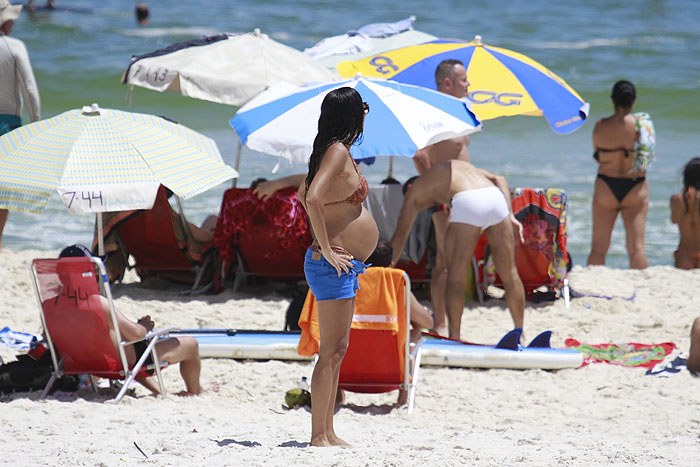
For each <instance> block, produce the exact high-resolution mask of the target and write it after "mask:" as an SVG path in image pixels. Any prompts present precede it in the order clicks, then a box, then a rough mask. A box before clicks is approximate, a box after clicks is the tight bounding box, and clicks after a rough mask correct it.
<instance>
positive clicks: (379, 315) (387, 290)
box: [297, 267, 406, 364]
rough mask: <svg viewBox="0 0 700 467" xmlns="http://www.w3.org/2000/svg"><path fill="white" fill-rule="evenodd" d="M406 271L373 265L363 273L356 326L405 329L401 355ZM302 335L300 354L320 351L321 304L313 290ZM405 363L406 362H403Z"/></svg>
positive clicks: (301, 321)
mask: <svg viewBox="0 0 700 467" xmlns="http://www.w3.org/2000/svg"><path fill="white" fill-rule="evenodd" d="M403 274H404V272H403V271H402V270H401V269H394V268H382V267H370V268H367V269H366V270H365V273H364V274H360V276H359V281H360V290H358V291H357V297H356V299H355V314H354V316H353V320H352V329H371V330H380V331H392V334H396V333H398V332H399V331H400V330H403V331H404V332H403V333H401V334H399V336H398V339H397V341H398V350H399V355H403V354H404V345H405V343H406V342H405V329H404V327H403V323H405V322H406V298H405V284H404V276H403ZM299 327H300V328H301V337H300V339H299V346H298V347H297V351H298V352H299V355H306V356H310V355H314V354H315V353H317V352H318V345H319V330H318V306H317V304H316V298H315V297H314V296H313V294H312V293H311V290H309V293H308V295H307V296H306V301H305V302H304V307H303V308H302V310H301V315H300V316H299ZM401 364H403V362H401Z"/></svg>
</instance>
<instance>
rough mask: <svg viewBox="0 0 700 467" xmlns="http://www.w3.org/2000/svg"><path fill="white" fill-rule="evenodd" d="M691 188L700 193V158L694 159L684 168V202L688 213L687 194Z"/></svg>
mask: <svg viewBox="0 0 700 467" xmlns="http://www.w3.org/2000/svg"><path fill="white" fill-rule="evenodd" d="M690 187H693V188H695V189H696V190H698V191H700V157H693V158H692V159H690V160H689V161H688V163H687V164H685V167H683V201H684V202H685V210H686V212H687V211H688V198H686V196H685V194H686V193H687V192H688V188H690Z"/></svg>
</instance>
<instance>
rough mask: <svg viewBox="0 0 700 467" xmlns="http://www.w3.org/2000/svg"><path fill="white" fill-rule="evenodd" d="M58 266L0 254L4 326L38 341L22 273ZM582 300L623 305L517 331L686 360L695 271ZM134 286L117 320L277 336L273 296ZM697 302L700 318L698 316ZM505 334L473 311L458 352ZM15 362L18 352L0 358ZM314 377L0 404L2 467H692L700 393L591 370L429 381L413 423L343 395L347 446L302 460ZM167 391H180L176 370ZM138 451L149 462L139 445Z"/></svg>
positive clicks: (560, 312)
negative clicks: (302, 394)
mask: <svg viewBox="0 0 700 467" xmlns="http://www.w3.org/2000/svg"><path fill="white" fill-rule="evenodd" d="M55 254H56V252H54V251H51V252H39V251H22V252H15V253H13V252H9V251H3V252H2V253H0V328H2V327H4V326H9V327H10V328H11V329H13V330H16V331H25V332H33V333H38V332H39V330H40V321H39V313H38V309H37V305H36V301H35V298H34V296H33V292H32V290H31V286H30V280H29V273H28V265H29V262H30V261H31V259H32V258H35V257H54V256H55ZM570 279H571V284H572V287H573V288H574V289H576V290H577V291H579V292H584V293H590V294H601V295H617V296H630V295H632V294H633V293H635V292H636V298H635V299H634V301H626V300H621V299H616V300H610V301H608V300H604V299H599V298H590V297H585V298H578V299H575V300H573V302H572V304H571V307H570V308H569V309H566V308H564V303H563V301H561V300H560V301H557V302H554V303H548V304H543V305H532V304H528V308H527V310H526V316H525V323H526V324H525V332H526V333H527V336H528V337H534V336H535V335H536V334H537V333H538V332H540V331H542V330H545V329H551V330H552V331H553V332H554V337H553V344H554V345H555V346H563V342H564V339H565V338H568V337H574V338H576V339H578V340H580V341H581V342H584V343H605V342H615V343H625V342H642V343H658V342H664V341H672V342H675V343H676V344H677V345H678V346H679V348H680V350H681V351H683V352H687V349H688V345H689V337H688V334H689V329H690V324H691V323H692V320H693V318H694V317H695V316H696V315H700V307H699V306H698V304H697V303H698V301H697V297H696V296H697V293H698V290H700V270H696V271H692V272H688V271H679V270H676V269H673V268H670V267H653V268H649V269H647V270H645V271H641V272H640V271H623V270H611V269H607V268H604V267H595V268H585V269H584V268H580V267H577V268H575V269H574V271H572V273H571V275H570ZM128 280H129V281H131V282H132V283H127V284H125V285H121V286H117V287H115V288H114V293H115V297H116V304H117V306H118V307H119V308H120V309H121V310H122V311H123V312H125V313H126V314H128V315H131V316H132V317H134V318H137V317H139V316H141V315H142V314H146V313H148V314H150V315H151V316H152V317H153V318H154V320H155V321H156V325H157V326H162V327H165V326H180V327H227V328H248V329H251V328H259V329H277V330H279V329H281V328H282V325H283V321H284V312H285V310H286V308H287V304H288V300H286V299H284V298H283V297H281V296H279V295H276V294H275V293H274V292H273V291H272V290H273V288H268V289H266V290H260V289H257V290H255V291H247V292H243V293H235V294H234V293H231V292H230V291H227V292H225V293H224V294H221V295H218V296H203V297H197V298H182V297H178V296H176V295H175V294H174V293H173V292H168V291H162V290H160V291H158V290H149V289H145V288H143V287H141V286H140V285H139V284H138V283H137V282H135V281H137V279H135V278H134V276H132V275H130V276H128ZM693 298H695V304H693ZM511 327H512V324H511V322H510V318H509V316H508V313H507V312H506V311H505V309H504V308H503V303H502V302H500V301H496V300H492V301H490V302H489V304H488V305H487V306H483V307H474V305H473V304H470V305H469V306H468V308H467V310H466V311H465V314H464V321H463V336H462V337H463V338H464V339H469V340H474V341H479V342H486V343H493V342H495V341H496V340H497V339H498V338H499V337H500V336H501V335H502V334H504V333H505V332H506V331H507V330H509V329H510V328H511ZM0 355H1V356H2V357H3V358H4V359H5V360H6V361H8V360H12V359H13V356H14V355H15V352H14V351H12V350H10V349H7V348H5V347H0ZM311 369H312V368H311V365H310V364H309V363H284V362H278V361H269V362H239V361H234V360H223V359H219V360H215V359H206V360H204V361H203V372H202V383H203V386H204V387H205V388H207V389H208V392H207V393H206V394H204V395H202V396H199V397H196V398H189V399H182V398H178V397H172V396H171V397H168V398H166V399H159V398H155V397H152V396H150V395H148V392H147V391H146V390H144V389H143V388H142V387H140V386H138V385H137V386H136V388H137V389H136V397H126V398H125V399H124V400H123V401H122V402H121V403H120V404H119V405H113V404H111V403H105V398H104V397H97V396H95V395H94V394H93V393H92V392H91V390H88V389H85V390H81V391H80V393H79V394H78V395H77V398H76V397H75V396H73V395H70V394H59V395H57V396H50V397H49V398H48V399H47V400H43V401H42V400H38V397H39V392H38V391H35V392H32V393H29V394H27V393H19V394H15V395H14V396H13V397H11V398H8V399H7V400H5V401H4V402H2V403H0V422H1V423H2V435H1V436H0V445H1V446H2V456H0V464H6V465H44V464H50V465H107V466H111V465H135V464H137V463H138V464H141V463H144V464H147V465H205V464H206V465H266V466H267V465H296V464H303V465H415V464H430V465H459V464H462V465H533V466H540V465H585V466H589V465H608V464H632V463H634V464H639V465H687V466H695V465H698V454H700V412H699V411H698V407H700V379H697V378H693V377H692V376H691V375H690V374H689V373H688V372H683V373H680V374H677V375H675V376H673V377H671V378H657V377H652V376H645V375H644V372H645V370H644V369H638V368H622V367H618V366H613V365H606V364H594V365H590V366H588V367H584V368H581V369H567V370H560V371H557V372H548V371H541V370H527V371H514V370H488V371H485V370H467V369H448V368H423V369H422V370H421V375H422V376H421V379H422V380H421V382H420V385H419V388H418V393H417V398H416V410H415V412H414V413H413V415H411V416H409V415H407V414H406V411H405V409H403V408H397V407H395V406H394V405H393V402H394V401H395V397H396V396H395V394H394V393H389V394H379V395H362V394H352V393H350V394H348V396H347V399H348V401H347V404H346V405H345V406H343V407H341V408H340V410H339V411H338V413H337V415H336V431H337V432H338V434H339V435H340V436H342V437H344V438H345V439H346V440H348V441H350V442H351V443H353V445H354V447H352V448H348V449H340V448H323V449H320V448H319V449H317V448H306V447H305V446H306V443H307V441H308V439H309V433H310V414H309V412H307V411H306V410H303V409H300V410H292V411H285V410H283V409H282V404H283V401H284V392H285V390H287V389H289V388H291V387H294V384H295V381H296V380H298V379H299V378H300V377H301V376H310V375H311ZM164 376H165V379H166V385H167V386H168V388H169V389H170V390H171V391H179V390H182V389H183V388H184V386H183V384H182V381H181V380H180V378H179V374H178V371H177V369H176V368H169V369H167V370H166V371H165V372H164ZM134 443H137V444H138V446H139V447H140V448H141V449H142V450H143V451H144V452H145V453H146V455H147V456H148V459H146V458H145V457H144V456H143V455H142V454H141V453H140V452H139V451H138V450H137V449H136V447H135V446H134Z"/></svg>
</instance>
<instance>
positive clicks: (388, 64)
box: [369, 55, 399, 75]
mask: <svg viewBox="0 0 700 467" xmlns="http://www.w3.org/2000/svg"><path fill="white" fill-rule="evenodd" d="M369 64H370V65H372V66H373V67H374V68H375V70H376V71H377V73H381V74H383V75H388V74H389V73H391V72H392V71H398V70H399V67H397V66H396V65H394V62H392V61H391V59H390V58H389V57H382V56H381V55H379V56H377V57H374V58H373V59H372V60H370V61H369Z"/></svg>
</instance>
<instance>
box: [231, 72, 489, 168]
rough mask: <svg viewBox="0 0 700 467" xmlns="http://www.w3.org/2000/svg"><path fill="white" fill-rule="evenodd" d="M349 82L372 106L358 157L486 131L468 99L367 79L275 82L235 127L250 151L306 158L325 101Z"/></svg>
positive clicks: (355, 150) (405, 151)
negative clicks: (299, 83)
mask: <svg viewBox="0 0 700 467" xmlns="http://www.w3.org/2000/svg"><path fill="white" fill-rule="evenodd" d="M344 86H348V87H351V88H354V89H355V90H357V91H358V92H359V93H360V95H361V96H362V100H363V101H365V102H367V103H368V104H369V108H370V111H369V113H368V114H367V117H366V118H365V124H364V133H363V138H362V142H361V144H356V145H353V146H352V147H351V148H350V153H351V154H352V157H354V158H355V159H365V158H370V157H375V156H394V155H400V156H409V157H410V156H413V154H414V153H415V152H416V150H418V149H420V148H423V147H425V146H428V145H430V144H435V143H438V142H440V141H443V140H446V139H451V138H456V137H458V136H463V135H468V134H471V133H474V132H476V131H480V130H481V122H479V120H478V119H477V118H476V117H475V116H474V114H473V113H472V112H471V111H470V110H469V108H468V106H467V104H466V103H465V102H464V101H461V100H459V99H456V98H454V97H451V96H448V95H446V94H443V93H441V92H437V91H433V90H430V89H426V88H423V87H419V86H411V85H407V84H400V83H396V82H394V81H389V80H383V79H373V78H362V77H357V78H354V79H351V80H347V81H335V82H331V83H325V84H321V85H316V86H306V87H289V86H279V87H275V86H273V87H271V88H270V89H268V90H267V91H265V92H263V93H261V94H260V95H258V96H257V97H256V98H255V99H253V100H252V101H250V102H249V103H248V104H246V105H245V106H243V107H241V109H240V110H239V111H238V112H237V113H236V116H235V117H234V118H233V119H231V121H230V123H231V126H232V127H233V128H234V129H235V130H236V133H238V136H239V137H240V139H241V142H242V143H243V144H245V145H246V146H248V147H249V148H250V149H253V150H255V151H260V152H264V153H267V154H272V155H275V156H280V157H283V158H286V159H289V160H291V161H292V162H307V161H308V159H309V155H310V154H311V150H312V147H313V141H314V138H315V137H316V133H317V132H318V118H319V116H320V114H321V102H322V101H323V99H324V97H325V96H326V94H328V93H329V92H331V91H332V90H334V89H337V88H341V87H344Z"/></svg>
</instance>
